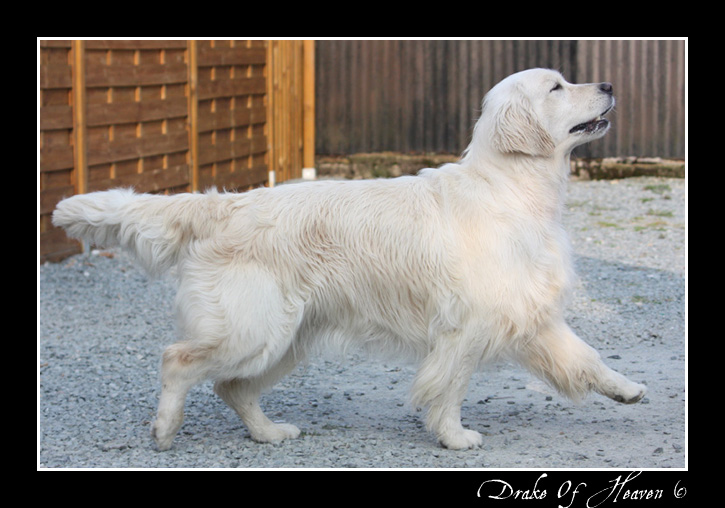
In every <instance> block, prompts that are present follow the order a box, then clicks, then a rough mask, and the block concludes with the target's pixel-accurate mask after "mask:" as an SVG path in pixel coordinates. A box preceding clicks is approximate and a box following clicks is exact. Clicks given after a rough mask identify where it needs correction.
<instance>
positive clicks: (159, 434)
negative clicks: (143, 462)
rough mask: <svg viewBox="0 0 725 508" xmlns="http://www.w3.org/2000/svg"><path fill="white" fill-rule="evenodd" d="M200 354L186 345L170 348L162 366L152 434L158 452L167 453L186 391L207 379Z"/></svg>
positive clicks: (176, 426) (177, 424) (177, 427)
mask: <svg viewBox="0 0 725 508" xmlns="http://www.w3.org/2000/svg"><path fill="white" fill-rule="evenodd" d="M204 360H205V358H204V357H203V353H201V352H199V351H195V350H194V349H193V346H191V344H190V343H187V342H180V343H177V344H174V345H172V346H169V347H168V348H166V351H164V357H163V362H162V365H161V397H160V399H159V408H158V412H157V415H156V421H155V422H154V424H153V426H152V428H151V435H152V436H153V438H154V440H155V441H156V446H157V447H158V449H159V450H162V451H163V450H168V449H169V448H171V443H172V441H173V440H174V436H176V433H177V432H178V431H179V428H180V427H181V423H182V422H183V420H184V401H185V400H186V394H187V393H188V392H189V389H190V388H191V387H192V386H194V385H195V384H197V383H199V382H201V381H202V380H203V379H204V378H205V377H206V371H205V367H204V363H205V362H204Z"/></svg>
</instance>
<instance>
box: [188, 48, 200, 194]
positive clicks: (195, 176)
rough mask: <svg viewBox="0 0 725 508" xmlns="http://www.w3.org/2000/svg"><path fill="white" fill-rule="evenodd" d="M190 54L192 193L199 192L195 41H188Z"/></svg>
mask: <svg viewBox="0 0 725 508" xmlns="http://www.w3.org/2000/svg"><path fill="white" fill-rule="evenodd" d="M188 43H189V45H188V52H189V172H190V175H189V182H190V189H189V190H190V191H191V192H195V191H198V190H199V86H198V85H199V60H198V53H197V44H196V41H195V40H190V41H188Z"/></svg>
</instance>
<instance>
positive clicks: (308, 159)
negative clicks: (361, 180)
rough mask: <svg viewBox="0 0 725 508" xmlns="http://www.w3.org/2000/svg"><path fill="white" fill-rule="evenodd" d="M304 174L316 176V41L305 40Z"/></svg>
mask: <svg viewBox="0 0 725 508" xmlns="http://www.w3.org/2000/svg"><path fill="white" fill-rule="evenodd" d="M303 44H304V50H303V58H302V65H303V66H304V68H303V71H302V72H303V80H302V93H303V115H304V120H303V122H304V123H303V129H302V137H303V142H302V143H303V145H302V152H303V153H302V176H303V178H305V177H306V178H315V176H316V171H315V41H304V43H303Z"/></svg>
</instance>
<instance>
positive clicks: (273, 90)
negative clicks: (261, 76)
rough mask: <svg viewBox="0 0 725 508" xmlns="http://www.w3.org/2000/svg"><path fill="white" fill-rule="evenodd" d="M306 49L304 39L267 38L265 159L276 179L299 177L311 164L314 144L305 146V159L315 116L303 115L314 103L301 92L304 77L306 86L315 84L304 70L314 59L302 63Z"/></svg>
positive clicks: (312, 138)
mask: <svg viewBox="0 0 725 508" xmlns="http://www.w3.org/2000/svg"><path fill="white" fill-rule="evenodd" d="M309 51H310V46H309V43H308V46H307V52H308V53H309ZM305 52H306V51H305V43H304V41H290V40H285V41H269V45H268V48H267V61H268V66H267V107H268V113H267V118H268V120H267V125H268V132H267V135H268V137H269V145H268V146H269V152H268V162H269V171H273V172H274V175H275V178H276V179H277V180H278V181H283V180H292V179H296V178H300V177H301V176H302V168H303V167H312V165H313V164H314V145H313V144H310V145H308V150H309V151H308V152H307V159H305V143H306V140H310V143H314V136H313V135H311V130H312V128H313V127H314V116H312V118H310V116H309V115H308V116H307V117H305V110H306V109H307V111H311V110H310V108H312V107H314V102H310V101H313V100H312V99H310V98H309V97H308V98H305V92H304V89H305V77H306V78H307V86H314V85H313V83H310V81H311V80H312V79H313V78H312V76H311V74H312V72H311V71H307V72H305V70H304V69H305V67H306V66H307V67H308V69H309V68H310V67H309V66H311V65H314V60H312V61H308V62H305ZM312 114H313V115H314V113H312ZM305 118H306V119H307V123H305ZM310 121H311V122H312V123H310ZM305 133H306V135H305ZM306 164H310V166H306Z"/></svg>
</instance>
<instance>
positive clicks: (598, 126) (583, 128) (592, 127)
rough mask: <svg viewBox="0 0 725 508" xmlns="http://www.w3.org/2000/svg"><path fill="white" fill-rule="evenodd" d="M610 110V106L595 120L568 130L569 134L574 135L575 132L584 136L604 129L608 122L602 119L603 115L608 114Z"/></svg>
mask: <svg viewBox="0 0 725 508" xmlns="http://www.w3.org/2000/svg"><path fill="white" fill-rule="evenodd" d="M611 109H612V107H611V106H610V107H608V108H607V109H606V110H605V111H604V112H603V113H602V114H601V115H599V116H598V117H596V118H595V119H593V120H590V121H588V122H584V123H580V124H578V125H575V126H574V127H572V128H571V129H570V130H569V133H570V134H574V133H576V132H582V133H586V134H593V133H595V132H599V131H600V130H602V129H604V128H606V127H607V126H608V125H609V120H607V119H606V118H604V115H606V114H607V113H609V110H611Z"/></svg>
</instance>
